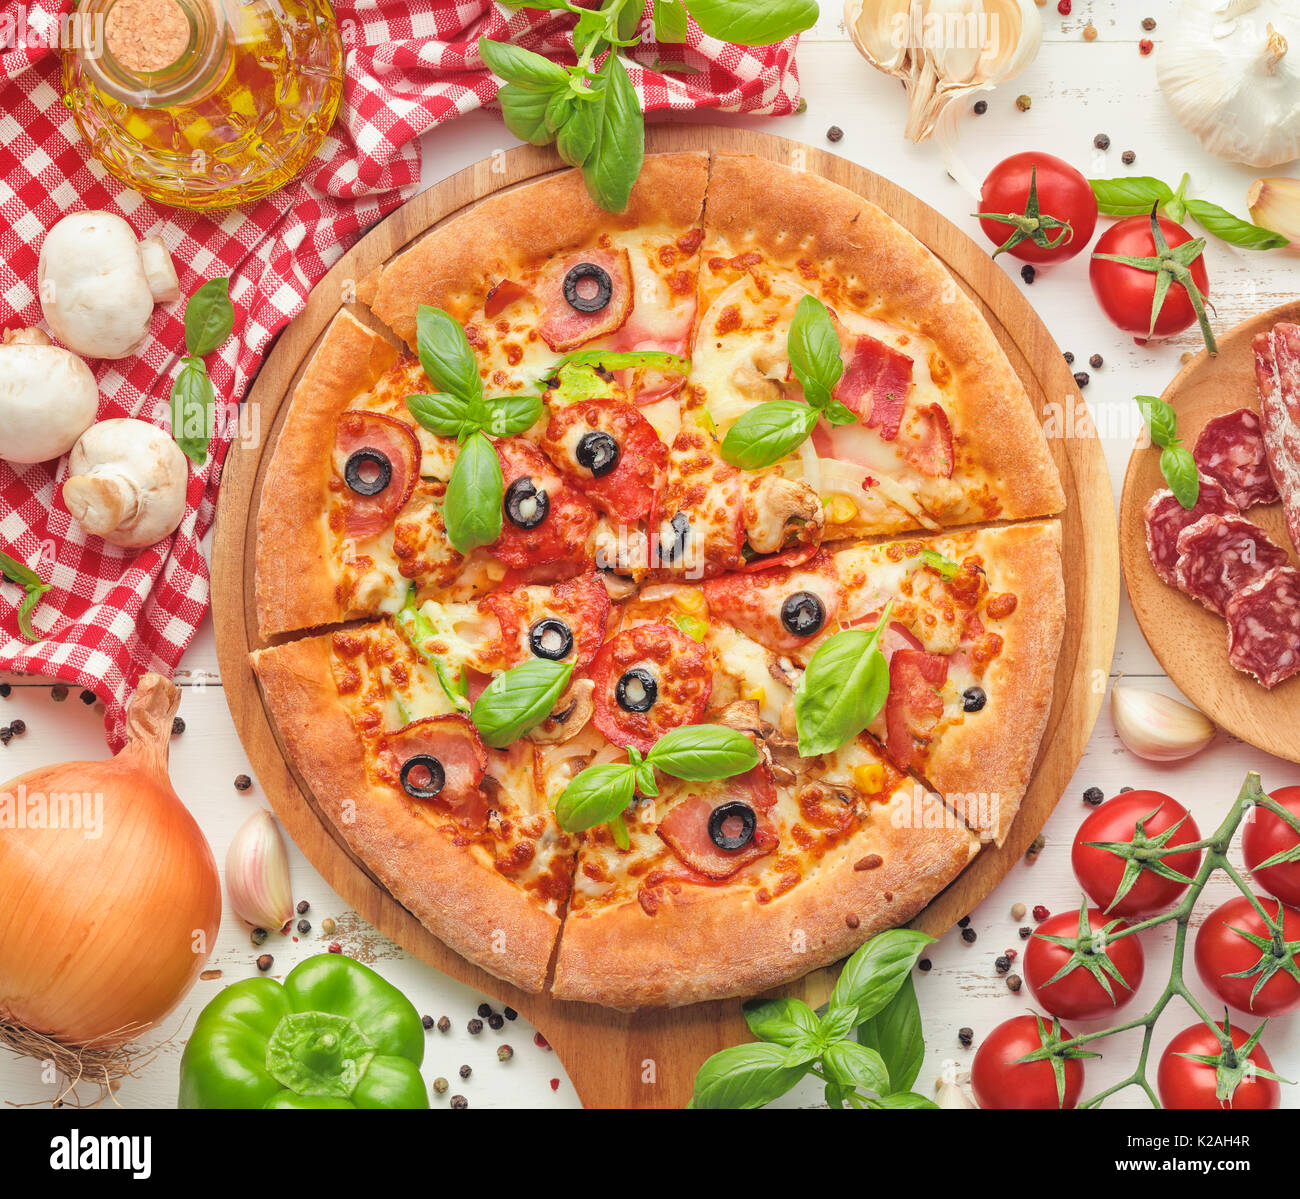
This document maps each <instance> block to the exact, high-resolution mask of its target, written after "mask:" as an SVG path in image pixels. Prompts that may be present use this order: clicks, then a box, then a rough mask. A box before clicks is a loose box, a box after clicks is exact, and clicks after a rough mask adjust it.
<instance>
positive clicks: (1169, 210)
mask: <svg viewBox="0 0 1300 1199" xmlns="http://www.w3.org/2000/svg"><path fill="white" fill-rule="evenodd" d="M1190 181H1191V179H1190V176H1188V175H1184V176H1183V178H1182V182H1181V183H1179V185H1178V190H1177V191H1174V190H1173V188H1171V187H1170V186H1169V184H1167V183H1165V182H1163V181H1162V180H1160V179H1155V178H1152V177H1151V176H1150V175H1133V176H1130V177H1128V178H1125V179H1090V180H1089V181H1088V182H1089V183H1091V184H1092V194H1093V195H1094V196H1096V197H1097V208H1098V210H1099V211H1101V212H1104V213H1106V214H1107V215H1108V216H1142V215H1143V214H1145V213H1148V212H1150V211H1151V209H1152V208H1153V207H1155V206H1157V205H1158V206H1159V207H1160V209H1161V211H1163V212H1164V214H1165V215H1166V216H1167V217H1169V218H1170V220H1173V221H1175V222H1177V223H1178V224H1180V225H1181V224H1182V223H1183V221H1184V220H1186V218H1187V217H1189V216H1190V217H1191V218H1192V220H1194V221H1195V222H1196V223H1197V224H1198V225H1200V226H1201V228H1203V229H1205V230H1207V231H1208V232H1210V233H1213V234H1214V236H1215V237H1217V238H1218V239H1219V240H1220V241H1226V242H1227V243H1228V244H1229V245H1233V246H1240V247H1241V248H1242V249H1244V250H1280V249H1281V248H1282V247H1283V246H1287V245H1290V244H1291V243H1290V242H1289V241H1288V240H1287V239H1286V238H1285V237H1283V236H1282V235H1281V234H1280V233H1274V232H1273V230H1271V229H1265V228H1262V227H1261V226H1259V225H1254V224H1252V223H1251V222H1250V221H1247V220H1244V219H1243V218H1241V217H1236V216H1233V215H1232V213H1230V212H1228V211H1227V210H1226V209H1224V208H1220V207H1219V206H1218V205H1217V204H1211V203H1210V202H1209V201H1208V200H1189V199H1188V198H1187V186H1188V184H1189V182H1190Z"/></svg>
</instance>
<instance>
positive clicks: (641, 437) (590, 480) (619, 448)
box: [541, 400, 668, 524]
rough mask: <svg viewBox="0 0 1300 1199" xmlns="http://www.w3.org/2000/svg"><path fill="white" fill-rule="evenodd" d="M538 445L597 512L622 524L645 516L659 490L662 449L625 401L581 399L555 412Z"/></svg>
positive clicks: (665, 457) (645, 422) (651, 429)
mask: <svg viewBox="0 0 1300 1199" xmlns="http://www.w3.org/2000/svg"><path fill="white" fill-rule="evenodd" d="M541 446H542V449H543V450H544V451H545V452H546V453H547V455H548V456H549V457H550V459H551V461H552V462H554V463H555V464H556V465H557V466H558V467H559V468H560V470H561V471H563V472H564V476H565V478H566V479H568V480H569V482H571V483H572V484H573V485H574V486H575V487H577V488H578V489H579V490H580V491H581V492H582V494H583V495H585V496H588V497H589V498H590V499H591V501H592V503H594V504H595V505H596V507H597V508H598V509H600V511H602V512H604V513H606V515H608V516H612V517H613V518H614V519H615V520H620V521H623V522H624V523H625V524H633V523H635V522H636V521H639V520H644V519H646V518H647V517H649V515H650V512H651V510H652V509H653V508H654V506H655V502H656V500H657V498H658V496H659V494H660V493H661V492H662V491H663V487H664V481H665V470H666V467H667V464H668V447H667V446H666V445H664V443H663V442H662V441H660V440H659V436H658V434H657V433H655V431H654V426H653V425H652V424H651V423H650V422H649V421H648V420H646V418H645V417H644V416H642V415H641V414H640V413H639V412H638V411H637V410H636V407H635V406H634V405H632V404H629V403H626V402H625V401H622V400H583V401H581V402H580V403H577V404H569V405H567V406H564V407H561V408H558V409H557V410H555V411H554V412H553V413H552V415H551V419H550V421H549V423H548V424H547V426H546V431H545V432H544V433H543V434H542V441H541Z"/></svg>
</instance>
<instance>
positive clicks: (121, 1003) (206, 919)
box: [0, 674, 221, 1053]
mask: <svg viewBox="0 0 1300 1199" xmlns="http://www.w3.org/2000/svg"><path fill="white" fill-rule="evenodd" d="M179 704H180V692H179V691H178V690H177V689H176V687H175V686H174V685H173V684H172V683H170V682H168V681H167V680H166V679H164V678H162V677H161V676H159V675H153V674H150V675H145V676H144V678H142V679H141V680H140V685H139V687H138V688H137V690H136V693H135V696H134V697H133V699H132V701H131V705H130V707H129V709H128V710H127V738H128V740H127V745H126V747H125V748H124V749H123V750H122V752H121V753H119V754H118V755H117V756H116V757H115V758H112V759H110V760H109V761H103V762H68V763H65V764H62V765H58V766H48V767H46V768H44V769H42V770H34V771H32V772H30V773H29V774H25V775H21V776H20V777H19V778H16V779H14V780H13V781H12V782H9V783H6V784H4V786H3V787H0V1043H7V1044H8V1045H9V1046H10V1047H11V1048H15V1049H17V1050H19V1051H20V1052H33V1053H39V1052H40V1051H39V1050H38V1049H37V1048H35V1046H36V1045H38V1044H39V1043H40V1040H39V1039H38V1038H35V1037H33V1036H32V1034H42V1035H43V1038H48V1039H49V1040H50V1041H52V1042H55V1043H56V1044H57V1045H58V1046H71V1047H82V1046H94V1047H95V1048H96V1049H97V1050H100V1049H104V1048H106V1047H112V1046H115V1045H121V1044H122V1043H123V1042H125V1041H127V1040H130V1039H132V1038H134V1037H135V1036H138V1035H139V1033H140V1032H142V1031H143V1030H144V1029H145V1028H147V1027H148V1026H150V1025H153V1024H156V1023H157V1022H158V1021H159V1020H160V1019H161V1018H162V1017H163V1016H165V1015H166V1014H167V1013H168V1012H169V1011H170V1010H171V1009H172V1008H173V1007H174V1006H175V1005H176V1003H177V1002H178V1001H179V1000H180V999H181V997H182V996H183V995H184V994H185V993H186V992H187V991H188V990H189V989H190V987H191V986H193V985H194V982H195V980H196V979H197V978H198V976H199V972H200V971H201V970H202V969H203V966H204V963H205V962H206V961H207V958H208V954H209V953H210V952H211V950H212V947H213V943H214V940H215V938H216V935H217V927H218V925H219V924H220V921H221V886H220V883H219V881H218V878H217V865H216V862H215V861H214V860H213V857H212V850H211V849H210V848H209V846H208V843H207V841H206V840H205V839H204V837H203V833H202V832H201V831H200V830H199V826H198V825H197V824H196V823H195V822H194V818H193V817H192V816H191V815H190V814H189V812H188V811H187V810H186V809H185V807H184V805H183V804H182V803H181V801H180V799H179V798H178V797H177V795H176V792H175V791H174V790H173V789H172V785H171V781H170V780H169V778H168V777H167V749H168V743H169V740H170V737H171V727H172V717H173V716H174V715H175V713H176V709H177V707H178V706H179ZM34 825H39V826H40V827H33V826H34ZM51 826H57V827H51Z"/></svg>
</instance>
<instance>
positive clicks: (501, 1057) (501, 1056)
mask: <svg viewBox="0 0 1300 1199" xmlns="http://www.w3.org/2000/svg"><path fill="white" fill-rule="evenodd" d="M514 1056H515V1051H514V1050H513V1049H511V1048H510V1046H509V1045H498V1046H497V1061H499V1062H508V1061H509V1060H510V1059H511V1058H512V1057H514Z"/></svg>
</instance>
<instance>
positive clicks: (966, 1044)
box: [957, 1028, 975, 1049]
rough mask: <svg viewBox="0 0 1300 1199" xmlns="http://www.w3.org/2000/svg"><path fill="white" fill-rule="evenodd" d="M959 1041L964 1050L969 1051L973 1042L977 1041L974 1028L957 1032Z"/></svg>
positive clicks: (961, 1029) (960, 1029)
mask: <svg viewBox="0 0 1300 1199" xmlns="http://www.w3.org/2000/svg"><path fill="white" fill-rule="evenodd" d="M957 1040H959V1041H960V1042H961V1045H962V1048H963V1049H969V1048H970V1047H971V1042H972V1041H974V1040H975V1030H974V1029H973V1028H959V1029H958V1030H957Z"/></svg>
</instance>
